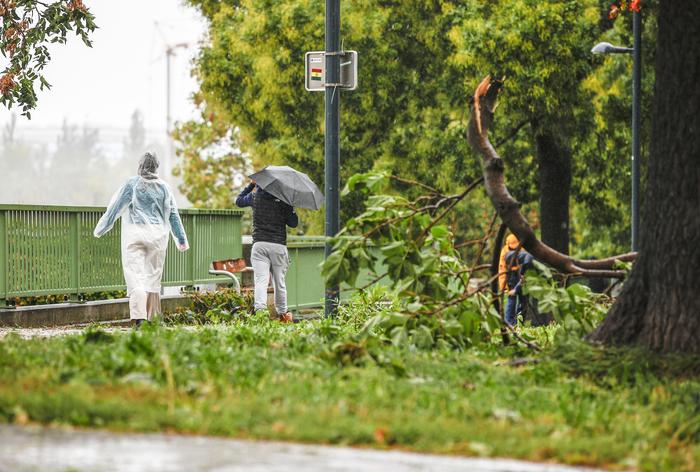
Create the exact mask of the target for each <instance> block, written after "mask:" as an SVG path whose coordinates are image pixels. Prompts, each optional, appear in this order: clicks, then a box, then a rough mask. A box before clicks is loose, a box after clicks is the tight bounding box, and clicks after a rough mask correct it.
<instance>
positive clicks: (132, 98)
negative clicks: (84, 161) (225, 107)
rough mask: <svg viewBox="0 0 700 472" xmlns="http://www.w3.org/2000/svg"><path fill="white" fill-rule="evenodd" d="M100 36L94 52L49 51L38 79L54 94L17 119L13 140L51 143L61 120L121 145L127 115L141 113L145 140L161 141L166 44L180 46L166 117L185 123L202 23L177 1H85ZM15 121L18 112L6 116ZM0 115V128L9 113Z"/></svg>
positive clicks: (72, 47)
mask: <svg viewBox="0 0 700 472" xmlns="http://www.w3.org/2000/svg"><path fill="white" fill-rule="evenodd" d="M85 4H86V5H87V6H88V7H89V8H90V10H91V11H92V12H93V14H94V15H95V17H96V23H97V25H98V26H99V29H98V30H96V31H95V33H94V34H93V35H92V39H93V47H92V48H88V47H86V46H85V45H84V44H83V43H82V41H81V40H80V39H79V38H77V37H72V38H71V39H70V40H69V42H68V44H66V45H56V46H55V47H53V48H52V51H53V52H52V60H51V63H50V64H49V65H48V66H47V67H46V68H45V69H44V74H45V76H46V78H47V80H48V81H49V83H51V85H52V86H53V87H52V89H51V90H50V91H48V92H46V91H45V92H42V93H40V95H39V104H38V108H37V109H36V110H34V111H32V119H31V120H27V119H26V118H23V117H20V119H19V123H18V127H17V128H18V129H17V131H18V133H17V135H18V137H19V138H21V139H31V140H35V141H37V142H38V141H45V142H55V135H57V134H58V129H59V128H60V126H61V123H62V122H63V120H64V119H67V120H68V121H69V122H70V123H71V124H76V125H78V126H83V125H84V124H87V125H89V126H91V127H96V128H98V129H99V130H100V136H101V139H102V140H105V141H106V145H107V146H108V147H109V146H110V145H109V142H112V143H113V144H114V143H116V142H121V140H122V135H123V134H124V133H125V132H126V130H127V128H128V126H129V121H130V117H131V114H132V113H133V111H134V110H135V109H139V110H141V112H142V113H143V115H144V119H145V125H146V128H147V131H148V138H149V140H155V139H156V138H161V139H163V140H164V135H165V126H166V101H165V98H166V85H165V84H166V62H165V54H164V51H165V47H166V44H176V43H182V42H186V43H188V44H190V48H189V49H187V50H183V49H179V50H178V51H177V56H176V57H175V58H174V59H173V61H172V77H171V80H172V82H171V83H172V115H173V118H174V119H175V120H183V119H187V118H189V117H192V116H193V114H194V107H193V105H192V104H191V101H190V96H191V95H192V92H193V91H194V90H195V89H196V82H195V80H194V79H193V78H192V77H191V76H190V69H191V60H192V57H193V56H194V55H195V54H196V51H197V43H198V42H200V41H201V40H202V35H203V33H204V31H205V25H204V21H203V20H202V19H201V17H200V16H199V15H198V14H197V13H196V11H195V10H193V9H192V8H189V7H185V6H183V3H182V1H181V0H118V1H116V0H85ZM13 111H14V112H15V113H18V114H19V111H18V110H13ZM13 111H8V110H6V109H5V108H2V109H0V124H2V125H4V124H5V123H7V121H8V120H9V118H10V116H11V113H12V112H13Z"/></svg>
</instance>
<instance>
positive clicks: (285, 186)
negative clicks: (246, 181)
mask: <svg viewBox="0 0 700 472" xmlns="http://www.w3.org/2000/svg"><path fill="white" fill-rule="evenodd" d="M250 178H251V179H253V180H255V183H256V184H258V186H259V187H260V188H261V189H263V190H265V191H266V192H267V193H269V194H270V195H273V196H275V197H277V198H279V199H280V200H282V201H283V202H285V203H287V204H288V205H291V206H293V207H297V208H310V209H312V210H318V209H319V208H321V206H322V205H323V200H324V197H323V194H322V193H321V191H320V190H319V189H318V187H317V186H316V184H315V183H313V181H312V180H311V179H310V178H309V176H308V175H306V174H304V173H302V172H299V171H298V170H294V169H292V168H291V167H289V166H267V167H265V168H264V169H263V170H261V171H260V172H256V173H255V174H252V175H251V176H250Z"/></svg>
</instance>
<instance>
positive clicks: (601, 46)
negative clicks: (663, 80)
mask: <svg viewBox="0 0 700 472" xmlns="http://www.w3.org/2000/svg"><path fill="white" fill-rule="evenodd" d="M632 25H633V26H632V28H633V35H634V47H631V48H625V47H620V46H613V45H612V44H610V43H598V44H596V45H595V46H594V47H593V49H591V52H592V53H593V54H632V60H633V65H632V250H633V251H637V250H638V248H639V181H640V177H639V176H640V173H639V162H640V152H641V149H640V142H639V121H640V109H641V108H640V107H641V104H640V101H641V91H642V14H641V12H634V18H633V21H632Z"/></svg>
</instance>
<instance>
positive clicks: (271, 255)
mask: <svg viewBox="0 0 700 472" xmlns="http://www.w3.org/2000/svg"><path fill="white" fill-rule="evenodd" d="M250 262H251V264H253V274H254V276H255V309H256V310H264V309H266V308H267V284H268V280H269V277H270V273H272V287H273V288H274V290H275V310H277V314H278V315H283V314H285V313H286V312H287V285H286V284H285V281H284V278H285V276H286V275H287V268H288V267H289V254H288V253H287V246H285V245H283V244H276V243H268V242H264V241H258V242H256V243H254V244H253V249H252V251H251V253H250Z"/></svg>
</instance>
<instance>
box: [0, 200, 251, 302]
mask: <svg viewBox="0 0 700 472" xmlns="http://www.w3.org/2000/svg"><path fill="white" fill-rule="evenodd" d="M104 210H105V209H104V208H100V207H63V206H29V205H0V305H4V304H6V302H7V300H8V299H11V298H14V297H27V296H40V295H61V294H69V295H72V296H73V295H74V296H75V297H74V298H77V296H78V295H79V294H82V293H90V292H99V291H108V290H122V289H124V288H125V285H124V277H123V274H122V266H121V248H120V233H121V231H120V229H121V226H120V223H119V222H118V223H117V224H116V225H115V227H114V228H113V229H112V231H110V232H109V233H107V234H106V235H104V236H103V237H101V238H99V239H96V238H94V237H93V234H92V233H93V229H94V227H95V225H96V224H97V221H98V220H99V218H100V216H101V215H102V213H103V212H104ZM242 213H243V212H242V211H240V210H181V211H180V214H181V216H182V222H183V225H184V226H185V230H186V232H187V236H188V238H189V242H190V247H191V248H192V249H191V250H189V251H187V252H184V253H181V252H179V251H178V250H177V249H176V248H175V245H174V244H173V242H172V239H171V241H170V243H169V245H168V254H167V257H166V262H165V269H164V273H163V285H167V286H178V285H197V284H203V283H216V282H220V281H221V280H220V278H217V277H216V276H213V275H210V274H209V264H210V263H211V261H213V260H219V259H232V258H238V257H241V256H242V246H241V215H242Z"/></svg>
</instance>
